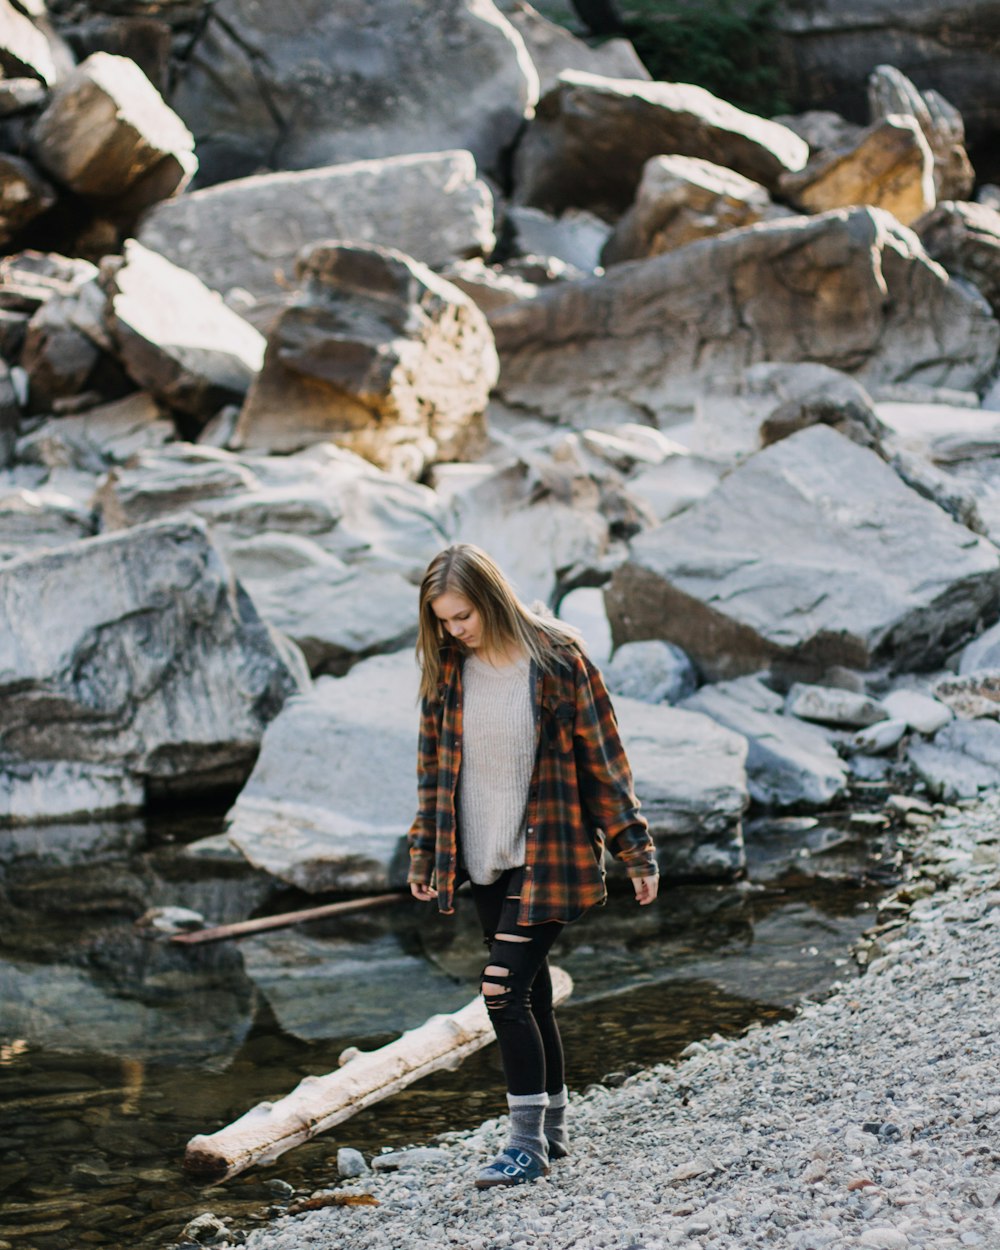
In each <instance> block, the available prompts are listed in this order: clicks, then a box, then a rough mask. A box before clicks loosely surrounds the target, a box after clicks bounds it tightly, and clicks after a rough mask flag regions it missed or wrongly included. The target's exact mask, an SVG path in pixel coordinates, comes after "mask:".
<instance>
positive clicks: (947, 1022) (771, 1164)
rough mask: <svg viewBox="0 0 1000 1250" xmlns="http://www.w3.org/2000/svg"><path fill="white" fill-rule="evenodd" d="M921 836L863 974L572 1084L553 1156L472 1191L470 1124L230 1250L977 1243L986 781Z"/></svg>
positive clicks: (997, 1233) (992, 1121)
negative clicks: (645, 1060) (779, 1010)
mask: <svg viewBox="0 0 1000 1250" xmlns="http://www.w3.org/2000/svg"><path fill="white" fill-rule="evenodd" d="M920 854H921V871H922V873H923V876H922V877H921V878H920V879H918V880H917V882H916V883H915V884H912V883H911V885H910V886H909V887H908V890H909V894H910V897H912V896H913V895H917V896H919V895H921V894H926V896H925V897H918V900H917V901H916V902H915V903H914V904H913V906H912V908H911V909H910V911H909V915H908V918H907V919H906V920H905V921H901V922H900V923H899V926H898V927H897V928H894V929H888V930H886V931H884V932H882V933H881V934H879V935H878V936H877V937H876V939H875V941H874V943H873V945H872V946H871V947H870V949H868V950H867V951H866V955H867V957H868V958H869V960H870V963H869V967H868V971H867V972H866V974H865V975H864V976H863V977H861V978H860V979H853V978H852V979H850V980H846V981H844V982H842V983H841V985H840V986H839V987H838V988H837V990H836V991H835V992H834V993H833V995H832V996H831V997H830V998H829V999H828V1000H827V1001H824V1002H822V1003H807V1004H805V1005H804V1006H803V1007H802V1008H801V1010H800V1011H799V1013H798V1014H797V1016H796V1017H795V1019H794V1020H792V1021H790V1022H788V1023H786V1024H781V1025H776V1026H771V1027H768V1028H756V1029H753V1030H751V1032H750V1033H748V1034H747V1035H746V1036H745V1037H743V1038H741V1039H738V1040H736V1041H723V1040H722V1039H709V1040H708V1041H706V1042H704V1043H696V1044H694V1045H692V1046H691V1047H689V1048H688V1052H687V1055H688V1057H687V1058H685V1059H684V1060H683V1061H682V1062H681V1063H680V1064H677V1065H670V1066H666V1065H664V1066H660V1067H657V1068H654V1069H651V1070H649V1071H647V1072H644V1073H641V1074H638V1075H636V1076H634V1077H631V1078H629V1079H628V1080H627V1081H626V1082H625V1084H624V1085H622V1086H621V1087H619V1088H617V1089H607V1088H603V1087H592V1088H591V1089H590V1090H589V1091H588V1092H587V1093H585V1094H583V1095H582V1096H574V1097H573V1098H572V1100H571V1105H572V1132H573V1152H572V1155H571V1157H570V1158H568V1159H565V1160H562V1161H560V1162H558V1163H556V1164H554V1165H553V1168H552V1171H551V1175H550V1176H549V1178H548V1179H547V1180H544V1181H541V1182H538V1183H536V1184H534V1185H532V1186H526V1187H524V1188H519V1189H516V1190H510V1191H490V1192H487V1193H479V1192H477V1191H476V1190H475V1189H474V1188H473V1187H472V1183H471V1182H472V1177H473V1174H474V1171H475V1169H476V1167H477V1166H478V1165H479V1164H480V1163H481V1162H482V1161H483V1160H484V1159H487V1158H488V1157H490V1156H491V1155H492V1154H493V1153H494V1151H495V1149H496V1148H497V1147H498V1146H499V1145H500V1144H501V1142H502V1131H503V1128H504V1122H503V1121H502V1120H501V1121H499V1122H497V1121H489V1122H487V1123H485V1124H484V1125H482V1126H481V1128H480V1129H478V1130H477V1131H475V1132H473V1133H468V1134H455V1135H453V1136H449V1137H447V1138H445V1139H443V1140H441V1141H440V1142H439V1143H438V1146H439V1147H440V1149H439V1150H436V1151H434V1152H432V1154H431V1155H430V1157H429V1158H428V1157H427V1156H426V1154H425V1155H424V1156H423V1157H421V1156H419V1155H418V1156H415V1160H416V1161H415V1163H414V1165H413V1166H410V1167H406V1166H404V1167H403V1168H402V1169H400V1170H397V1171H392V1172H380V1173H378V1174H375V1175H371V1176H365V1177H362V1178H360V1179H359V1180H356V1181H350V1182H343V1183H341V1184H340V1185H339V1186H338V1187H337V1189H338V1192H341V1193H348V1192H354V1193H366V1194H370V1195H372V1196H373V1197H374V1198H375V1199H376V1201H377V1203H378V1205H377V1206H339V1207H332V1208H327V1209H323V1210H319V1211H313V1212H309V1213H306V1214H302V1215H298V1216H289V1217H286V1218H284V1219H282V1220H280V1221H278V1222H277V1223H275V1224H273V1225H271V1226H269V1227H267V1228H264V1229H260V1230H258V1231H256V1232H254V1233H253V1234H252V1235H251V1236H250V1237H249V1239H248V1242H247V1244H248V1246H249V1247H250V1250H301V1248H302V1247H307V1246H309V1247H324V1248H327V1247H328V1248H329V1250H340V1248H341V1247H346V1246H350V1248H351V1250H396V1248H397V1247H398V1248H399V1250H432V1248H433V1250H437V1248H438V1247H447V1246H460V1247H461V1248H462V1250H506V1248H507V1247H513V1246H517V1247H519V1248H520V1247H523V1248H524V1250H531V1248H533V1247H538V1248H539V1250H541V1248H543V1247H544V1248H545V1250H549V1247H552V1248H555V1247H558V1248H559V1250H570V1248H571V1247H572V1248H573V1250H626V1248H636V1250H638V1248H639V1247H642V1248H643V1250H658V1248H659V1247H667V1246H675V1245H676V1246H681V1245H683V1246H685V1247H690V1248H691V1250H747V1247H751V1246H774V1247H782V1248H785V1247H787V1248H788V1250H848V1248H850V1250H856V1248H857V1247H868V1248H870V1250H879V1248H882V1250H897V1248H898V1250H952V1248H953V1247H954V1248H956V1250H957V1248H960V1247H964V1246H977V1245H978V1246H983V1247H986V1250H996V1248H997V1247H998V1246H1000V1207H995V1206H994V1203H995V1202H996V1201H997V1199H998V1198H1000V1166H998V1165H1000V1119H998V1117H1000V1035H998V1031H997V1029H996V1025H995V1021H996V1013H995V1006H994V1003H995V1001H996V998H997V993H998V990H1000V985H998V981H1000V871H998V861H1000V798H992V799H990V800H987V801H986V802H984V803H982V804H980V805H978V806H976V807H975V808H969V809H967V810H965V811H963V812H961V813H960V814H958V815H955V816H952V817H949V818H946V819H945V820H943V821H942V822H941V823H940V824H939V825H938V826H937V828H936V829H935V830H934V831H932V832H931V833H929V834H927V835H926V842H925V844H924V846H923V847H922V848H921V852H920ZM928 883H934V884H936V886H937V890H936V892H935V893H933V894H929V893H928ZM900 893H901V895H902V896H903V897H906V892H905V891H901V892H900ZM897 906H898V905H897ZM894 916H896V917H897V919H898V918H899V916H898V913H897V912H895V911H894V904H893V903H892V902H891V901H890V902H889V903H888V904H887V905H886V906H885V907H884V908H883V911H882V918H883V920H884V921H885V922H886V923H889V924H891V923H893V920H892V917H894ZM608 1060H609V1066H611V1064H613V1063H614V1062H620V1061H621V1060H622V1057H621V1056H608ZM421 1158H422V1161H420V1160H421Z"/></svg>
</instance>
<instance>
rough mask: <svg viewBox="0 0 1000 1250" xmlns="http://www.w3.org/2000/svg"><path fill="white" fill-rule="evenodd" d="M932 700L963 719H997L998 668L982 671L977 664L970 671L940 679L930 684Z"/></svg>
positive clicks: (999, 699) (999, 708) (999, 696)
mask: <svg viewBox="0 0 1000 1250" xmlns="http://www.w3.org/2000/svg"><path fill="white" fill-rule="evenodd" d="M984 658H985V656H984ZM934 697H935V698H936V699H938V700H939V701H940V702H941V703H944V704H945V705H946V706H947V707H950V708H951V710H952V711H953V712H954V713H955V715H956V716H959V717H962V718H963V719H966V720H974V719H976V718H978V717H980V716H992V717H1000V668H992V669H991V668H985V667H983V665H982V661H980V663H979V664H978V665H977V666H976V668H975V669H973V670H972V671H971V672H966V673H964V674H962V675H960V676H958V677H942V678H941V680H940V681H937V682H935V683H934Z"/></svg>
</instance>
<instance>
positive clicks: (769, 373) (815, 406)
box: [742, 364, 886, 449]
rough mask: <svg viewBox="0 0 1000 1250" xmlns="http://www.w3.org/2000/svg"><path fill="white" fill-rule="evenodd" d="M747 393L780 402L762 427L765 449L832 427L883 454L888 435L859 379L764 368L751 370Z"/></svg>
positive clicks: (798, 368) (825, 370)
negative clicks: (806, 432) (800, 434)
mask: <svg viewBox="0 0 1000 1250" xmlns="http://www.w3.org/2000/svg"><path fill="white" fill-rule="evenodd" d="M742 390H743V392H744V393H746V394H749V395H750V396H753V395H755V394H760V395H762V396H772V397H773V400H774V401H776V402H775V404H774V406H773V407H771V408H770V411H768V413H767V415H766V416H765V417H764V419H763V421H762V423H761V427H760V442H761V445H762V446H764V447H767V446H769V445H770V444H771V443H776V442H778V441H779V440H780V439H782V438H787V437H788V435H789V434H794V433H795V432H796V431H797V430H803V429H805V428H806V427H807V426H810V425H829V426H832V427H833V429H835V430H837V432H838V433H840V434H843V435H844V436H845V438H849V439H850V440H851V441H852V442H854V443H857V444H858V445H859V446H861V447H871V448H872V449H878V448H880V447H881V444H882V439H883V437H884V436H885V434H886V429H885V427H884V426H883V425H882V423H881V422H880V421H879V419H878V415H877V412H876V409H875V404H874V402H873V401H872V399H871V396H870V395H869V394H868V392H867V391H866V390H865V388H864V387H863V386H862V385H861V383H860V382H858V381H857V379H855V378H852V377H850V376H849V375H848V374H846V373H842V372H841V371H840V370H839V369H831V368H829V367H828V366H827V365H815V364H798V365H785V364H759V365H753V366H751V368H749V369H747V371H746V372H745V373H744V375H743V378H742Z"/></svg>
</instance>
